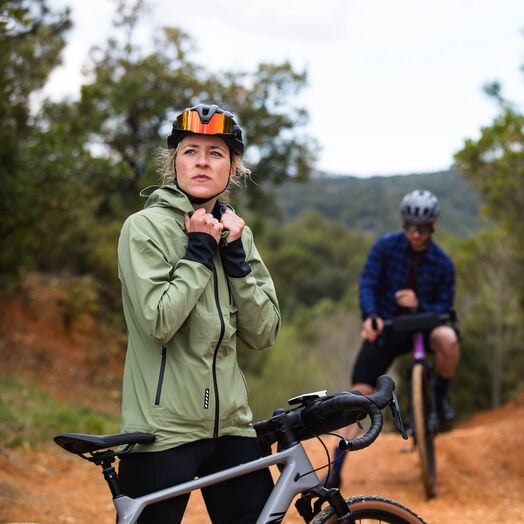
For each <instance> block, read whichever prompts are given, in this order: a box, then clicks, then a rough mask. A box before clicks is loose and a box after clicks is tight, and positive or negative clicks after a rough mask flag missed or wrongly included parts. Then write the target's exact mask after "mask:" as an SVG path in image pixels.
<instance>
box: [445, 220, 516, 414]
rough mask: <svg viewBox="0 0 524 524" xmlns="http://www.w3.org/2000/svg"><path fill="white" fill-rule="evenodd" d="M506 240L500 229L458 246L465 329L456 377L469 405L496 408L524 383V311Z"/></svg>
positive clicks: (464, 405)
mask: <svg viewBox="0 0 524 524" xmlns="http://www.w3.org/2000/svg"><path fill="white" fill-rule="evenodd" d="M507 244H508V237H507V235H506V234H505V233H504V232H503V231H501V230H500V229H495V230H493V231H485V232H482V233H479V234H478V235H477V236H476V237H474V238H472V239H470V240H468V241H464V242H463V244H462V246H461V249H460V250H457V251H456V256H455V261H456V265H457V280H458V283H459V289H458V293H457V297H458V301H457V308H458V311H459V317H460V321H461V328H462V331H463V334H464V337H463V340H462V342H461V349H462V362H461V365H460V368H459V371H458V377H457V381H458V382H459V383H460V384H461V386H462V390H463V392H462V395H463V397H464V398H463V399H462V405H463V407H464V408H465V409H470V410H472V409H473V408H476V409H478V408H479V407H483V408H485V407H496V406H498V405H500V403H501V402H503V401H506V400H508V399H509V398H510V397H511V395H512V394H513V393H514V392H515V391H516V390H517V389H518V388H519V387H522V384H523V382H522V370H523V369H524V352H523V351H522V347H523V344H524V328H523V327H522V310H521V308H520V306H519V302H518V288H517V287H516V286H515V285H514V284H515V283H514V280H513V277H512V275H513V274H514V271H515V268H514V265H515V260H514V259H513V258H512V256H511V253H510V252H509V251H508V250H507ZM481 377H482V378H481ZM466 391H467V392H468V394H467V395H466V394H465V392H466ZM472 393H473V394H472Z"/></svg>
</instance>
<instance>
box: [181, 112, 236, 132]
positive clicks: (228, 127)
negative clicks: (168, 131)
mask: <svg viewBox="0 0 524 524" xmlns="http://www.w3.org/2000/svg"><path fill="white" fill-rule="evenodd" d="M233 125H234V122H233V120H232V119H231V118H229V117H227V116H226V115H224V114H223V113H215V114H214V115H213V116H212V117H211V119H210V120H209V122H207V123H203V122H201V120H200V117H199V116H198V113H197V112H196V111H184V112H183V113H182V114H181V115H179V116H178V118H177V127H178V129H180V130H181V131H191V132H192V133H199V134H202V135H217V134H231V132H232V131H233Z"/></svg>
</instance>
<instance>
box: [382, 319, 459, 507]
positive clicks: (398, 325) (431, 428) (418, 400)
mask: <svg viewBox="0 0 524 524" xmlns="http://www.w3.org/2000/svg"><path fill="white" fill-rule="evenodd" d="M447 322H452V323H453V324H454V328H455V329H456V330H457V331H458V325H457V320H456V316H455V314H454V313H453V312H452V313H435V312H427V313H412V314H409V315H402V316H399V317H395V318H394V319H391V320H384V328H385V329H392V330H393V331H397V332H411V333H412V334H413V338H412V348H411V360H410V362H409V365H408V370H407V371H408V373H407V376H408V379H407V393H408V395H407V397H408V421H407V424H406V426H407V427H408V428H409V429H408V433H409V434H411V435H412V437H413V443H414V447H416V448H417V450H418V454H419V457H420V465H421V472H422V483H423V485H424V490H425V493H426V496H427V498H432V497H434V496H435V495H436V490H437V468H436V458H435V442H434V437H435V435H436V434H437V433H438V432H439V431H440V429H441V428H440V426H439V417H438V414H437V402H436V395H435V373H434V370H433V364H432V361H431V360H430V359H429V358H428V355H427V353H426V345H425V341H424V332H428V331H431V330H432V329H434V328H435V327H437V326H440V325H443V324H445V323H447Z"/></svg>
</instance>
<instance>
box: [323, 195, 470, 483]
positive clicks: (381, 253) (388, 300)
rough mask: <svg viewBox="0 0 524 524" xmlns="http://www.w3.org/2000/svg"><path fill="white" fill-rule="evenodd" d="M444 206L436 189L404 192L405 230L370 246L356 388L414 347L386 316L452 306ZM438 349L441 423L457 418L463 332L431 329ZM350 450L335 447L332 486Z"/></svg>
mask: <svg viewBox="0 0 524 524" xmlns="http://www.w3.org/2000/svg"><path fill="white" fill-rule="evenodd" d="M439 211H440V206H439V202H438V200H437V198H436V197H435V195H433V194H432V193H431V192H429V191H426V190H422V189H417V190H415V191H412V192H410V193H408V194H407V195H405V197H404V198H403V200H402V203H401V205H400V215H401V218H402V222H403V229H404V231H403V232H402V231H401V232H397V233H392V234H387V235H384V236H382V237H381V238H379V239H378V240H377V241H376V242H375V244H374V245H373V247H372V248H371V250H370V252H369V254H368V257H367V260H366V263H365V265H364V269H363V271H362V274H361V276H360V279H359V301H360V308H361V311H362V318H363V321H364V322H363V325H362V333H361V334H362V338H363V339H364V342H363V344H362V347H361V349H360V352H359V354H358V357H357V360H356V363H355V366H354V368H353V377H352V384H353V385H352V389H356V390H358V391H360V392H361V393H362V394H363V395H370V394H371V393H373V391H374V390H375V386H376V380H377V378H378V377H379V376H380V375H382V374H384V373H385V372H386V371H387V369H388V368H389V367H390V366H391V364H392V363H393V361H394V359H395V358H396V357H397V356H399V355H401V354H403V353H406V352H409V351H410V349H411V343H410V340H411V339H410V337H411V335H410V334H406V333H391V332H386V331H383V319H391V318H393V317H396V316H399V315H405V314H409V313H410V312H414V311H417V312H427V311H435V312H441V313H444V312H449V311H451V310H452V309H453V301H454V295H455V268H454V265H453V262H452V260H451V258H450V257H449V256H448V255H447V253H446V252H445V251H444V250H443V249H442V248H441V247H440V246H438V245H437V244H436V243H435V242H434V241H433V239H432V234H433V232H434V231H435V227H436V224H437V219H438V216H439ZM427 339H428V341H429V347H430V349H431V351H433V353H434V355H435V370H436V375H437V380H436V393H437V411H438V415H439V418H440V420H441V422H442V423H444V424H449V423H450V422H451V421H452V420H453V419H454V418H455V409H454V407H453V404H452V402H451V399H450V396H449V384H450V381H451V379H452V378H453V375H454V374H455V370H456V368H457V365H458V362H459V358H460V350H459V342H458V337H457V334H456V332H455V330H454V329H453V328H451V327H450V326H438V327H436V328H435V329H433V330H432V331H431V332H430V333H427ZM342 434H343V436H344V438H348V439H351V438H355V437H356V436H357V434H358V427H357V426H356V424H353V425H352V426H348V427H347V428H344V429H343V431H342ZM344 457H345V453H344V452H342V451H340V450H339V449H338V448H336V449H335V453H334V457H333V460H334V464H333V466H332V468H331V472H330V475H329V478H328V479H327V484H326V485H327V486H328V487H339V486H340V471H341V468H342V464H343V460H344Z"/></svg>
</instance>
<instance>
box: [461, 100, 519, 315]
mask: <svg viewBox="0 0 524 524" xmlns="http://www.w3.org/2000/svg"><path fill="white" fill-rule="evenodd" d="M455 159H456V162H457V169H458V170H459V173H460V174H461V175H462V176H464V177H465V178H466V179H468V180H469V181H470V182H471V183H472V185H473V186H474V187H475V188H476V189H477V190H478V191H479V192H480V194H481V195H482V197H483V202H484V210H485V213H486V214H487V215H488V216H489V217H491V218H493V219H494V220H496V221H497V222H498V223H499V224H500V225H501V226H502V227H503V228H504V229H506V230H507V231H511V236H509V237H508V239H507V240H508V242H507V247H509V248H511V249H512V250H513V254H514V257H515V260H516V261H517V265H516V267H515V271H514V273H513V279H514V282H515V285H516V286H517V287H518V288H519V294H520V302H521V306H522V307H523V308H524V284H522V278H521V275H522V272H523V270H524V248H523V246H522V242H521V239H522V238H523V236H524V115H522V114H520V113H518V112H516V111H515V110H513V109H511V108H510V107H509V106H507V107H504V108H503V111H502V113H501V114H500V115H499V116H498V117H497V118H496V119H495V121H494V122H493V124H492V125H491V126H489V127H484V128H483V129H482V130H481V136H480V138H479V139H478V140H471V139H468V140H466V142H465V145H464V148H463V149H462V150H461V151H459V152H458V153H457V154H456V155H455Z"/></svg>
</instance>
